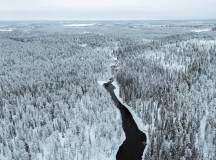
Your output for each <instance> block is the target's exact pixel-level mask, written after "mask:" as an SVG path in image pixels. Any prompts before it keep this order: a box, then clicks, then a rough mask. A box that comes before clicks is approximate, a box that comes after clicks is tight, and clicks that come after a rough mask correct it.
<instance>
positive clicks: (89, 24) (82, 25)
mask: <svg viewBox="0 0 216 160" xmlns="http://www.w3.org/2000/svg"><path fill="white" fill-rule="evenodd" d="M94 25H96V23H73V24H64V26H65V27H89V26H94Z"/></svg>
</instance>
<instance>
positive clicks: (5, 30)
mask: <svg viewBox="0 0 216 160" xmlns="http://www.w3.org/2000/svg"><path fill="white" fill-rule="evenodd" d="M12 31H13V29H11V28H8V29H0V32H12Z"/></svg>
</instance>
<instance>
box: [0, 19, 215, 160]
mask: <svg viewBox="0 0 216 160" xmlns="http://www.w3.org/2000/svg"><path fill="white" fill-rule="evenodd" d="M134 23H135V22H131V23H126V24H124V23H123V24H121V23H119V24H118V25H116V26H115V25H114V24H113V25H110V26H109V27H107V26H103V25H100V26H95V28H94V27H92V28H90V29H89V31H88V29H86V28H85V29H83V30H82V29H80V30H78V29H77V30H76V31H74V32H73V30H72V29H71V30H70V32H69V29H68V33H67V30H65V29H64V31H62V32H60V31H59V30H61V29H58V32H57V31H56V32H53V30H54V29H53V28H52V29H50V31H49V32H48V31H44V30H45V29H44V30H43V29H41V28H40V31H37V30H35V27H38V26H35V25H32V26H34V27H32V26H31V28H34V30H32V31H29V32H26V31H25V32H24V31H22V30H14V31H12V32H0V160H69V159H70V160H114V159H115V156H116V153H117V151H118V148H119V146H120V145H121V143H122V142H123V140H124V138H125V136H124V133H123V130H122V126H121V117H120V113H119V111H118V110H117V108H116V107H115V105H114V104H113V102H112V100H111V98H110V96H109V94H108V93H107V92H106V90H105V89H104V88H103V87H102V86H100V85H99V84H98V80H108V79H109V78H111V76H112V73H111V70H110V65H111V63H113V61H114V60H113V59H115V57H117V61H116V60H115V63H116V65H118V68H119V70H118V71H117V73H116V77H115V78H116V79H117V81H118V83H119V87H120V95H121V97H122V98H123V100H124V101H125V102H126V103H127V104H128V105H129V106H130V107H131V108H132V109H133V110H134V111H135V113H136V114H137V115H138V116H139V117H140V118H141V119H142V122H143V124H144V126H145V127H146V128H147V130H146V131H145V132H146V133H147V134H148V146H147V148H146V152H145V155H143V159H144V160H173V159H174V160H214V159H215V157H216V120H215V117H216V107H215V105H216V70H215V68H216V39H215V38H216V33H215V32H213V30H215V25H214V26H213V27H212V30H211V31H207V32H201V33H196V32H193V31H192V30H194V28H198V27H200V26H201V27H205V26H203V25H198V26H192V25H191V24H189V25H183V26H182V25H178V24H173V25H171V24H169V25H156V26H155V25H150V26H148V25H146V26H145V25H144V26H142V25H135V24H134ZM39 26H40V25H39ZM207 26H212V25H207ZM49 27H51V25H49ZM79 32H80V33H79Z"/></svg>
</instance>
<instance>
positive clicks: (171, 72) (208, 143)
mask: <svg viewBox="0 0 216 160" xmlns="http://www.w3.org/2000/svg"><path fill="white" fill-rule="evenodd" d="M182 36H184V35H182ZM173 37H175V36H173ZM183 39H184V38H183ZM213 39H214V38H213V37H212V40H210V39H209V37H208V38H207V39H204V38H203V37H202V38H200V39H198V38H194V36H192V37H191V39H187V40H185V41H181V40H179V38H176V39H175V40H174V39H173V41H175V42H174V43H167V41H170V39H169V38H168V40H167V41H166V39H164V40H163V42H161V43H160V40H158V41H155V42H154V41H153V42H151V45H152V46H151V47H149V44H147V45H145V46H146V48H145V47H143V48H140V47H137V46H134V48H133V47H130V48H129V52H128V48H127V46H126V47H125V48H124V45H123V46H122V49H119V50H118V51H117V52H116V54H117V56H118V57H119V61H120V64H121V67H120V70H119V72H118V75H117V80H118V82H119V84H120V85H121V87H120V88H121V96H122V97H123V98H124V99H125V101H126V102H128V103H129V105H130V106H132V107H133V108H134V110H136V112H137V113H138V114H139V116H140V117H142V120H143V122H144V124H145V125H148V134H149V137H150V144H149V145H150V146H149V147H148V149H147V153H146V155H145V158H144V159H145V160H148V159H160V160H168V159H170V160H171V159H177V160H191V159H194V160H197V159H199V160H203V159H206V160H207V159H208V160H213V159H215V157H216V155H215V153H216V120H215V117H216V108H215V105H216V90H215V87H216V86H215V84H216V72H215V67H216V63H215V61H216V59H215V58H216V41H215V40H213Z"/></svg>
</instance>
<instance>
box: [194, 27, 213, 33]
mask: <svg viewBox="0 0 216 160" xmlns="http://www.w3.org/2000/svg"><path fill="white" fill-rule="evenodd" d="M192 31H193V32H196V33H201V32H209V31H211V28H202V29H194V30H192Z"/></svg>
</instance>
